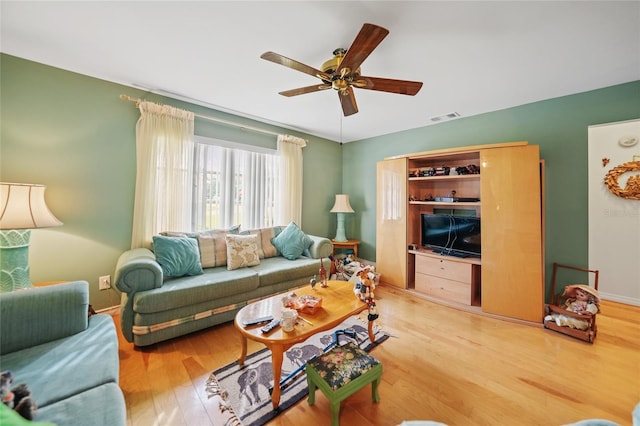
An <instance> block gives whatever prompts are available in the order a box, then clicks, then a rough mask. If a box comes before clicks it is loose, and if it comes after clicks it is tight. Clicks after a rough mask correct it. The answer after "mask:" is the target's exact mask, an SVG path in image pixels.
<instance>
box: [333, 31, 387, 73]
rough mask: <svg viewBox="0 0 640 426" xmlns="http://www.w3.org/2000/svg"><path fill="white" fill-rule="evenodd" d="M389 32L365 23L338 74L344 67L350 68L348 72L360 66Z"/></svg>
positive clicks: (345, 56)
mask: <svg viewBox="0 0 640 426" xmlns="http://www.w3.org/2000/svg"><path fill="white" fill-rule="evenodd" d="M387 34H389V30H387V29H386V28H382V27H379V26H377V25H373V24H364V25H363V26H362V29H361V30H360V32H359V33H358V35H357V36H356V38H355V40H353V43H351V47H349V49H347V54H346V55H344V58H343V59H342V62H340V66H339V67H338V70H337V71H336V74H337V75H340V74H341V73H342V70H343V69H344V68H348V69H349V70H348V71H347V74H350V73H351V72H353V71H355V70H357V69H358V68H360V64H362V62H364V60H365V59H367V56H369V55H370V54H371V52H373V49H375V48H376V47H377V46H378V45H379V44H380V42H381V41H382V40H383V39H384V38H385V37H386V36H387Z"/></svg>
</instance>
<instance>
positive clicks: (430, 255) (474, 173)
mask: <svg viewBox="0 0 640 426" xmlns="http://www.w3.org/2000/svg"><path fill="white" fill-rule="evenodd" d="M541 186H542V185H541V168H540V158H539V148H538V146H537V145H529V144H528V143H527V142H511V143H503V144H493V145H478V146H470V147H462V148H452V149H443V150H437V151H426V152H420V153H413V154H407V155H402V156H396V157H390V158H386V159H385V160H384V161H380V162H378V164H377V220H376V238H377V241H376V270H377V272H380V273H381V280H382V281H383V282H386V283H388V284H391V285H394V286H397V287H401V288H405V289H407V290H409V291H414V292H416V293H417V294H419V295H421V296H424V297H426V298H428V299H430V300H434V301H438V302H442V303H447V304H452V305H454V306H458V307H461V308H464V309H467V310H471V311H476V312H481V313H486V314H492V315H498V316H502V317H506V318H513V319H518V320H524V321H530V322H537V323H542V318H543V312H544V280H543V268H544V265H543V255H542V253H543V245H542V218H543V215H542V198H541ZM434 213H437V214H445V215H451V216H456V217H457V216H460V217H462V216H471V217H478V218H480V223H481V233H482V239H481V243H480V244H481V257H457V256H450V255H446V254H437V253H434V252H433V251H432V250H431V249H430V248H427V247H422V246H421V226H422V225H421V215H422V214H434ZM476 221H477V220H476Z"/></svg>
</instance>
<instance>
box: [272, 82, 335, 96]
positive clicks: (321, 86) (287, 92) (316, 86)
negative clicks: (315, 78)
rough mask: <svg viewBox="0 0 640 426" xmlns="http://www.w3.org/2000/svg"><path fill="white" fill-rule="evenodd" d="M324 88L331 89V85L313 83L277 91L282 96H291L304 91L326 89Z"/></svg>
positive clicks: (302, 93)
mask: <svg viewBox="0 0 640 426" xmlns="http://www.w3.org/2000/svg"><path fill="white" fill-rule="evenodd" d="M326 89H331V85H330V84H314V85H313V86H307V87H299V88H297V89H291V90H285V91H284V92H278V93H279V94H281V95H282V96H287V97H291V96H298V95H304V94H305V93H313V92H319V91H321V90H326Z"/></svg>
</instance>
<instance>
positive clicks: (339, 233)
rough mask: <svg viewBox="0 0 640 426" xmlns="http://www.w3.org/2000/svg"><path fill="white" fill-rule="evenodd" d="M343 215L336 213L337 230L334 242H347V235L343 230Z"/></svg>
mask: <svg viewBox="0 0 640 426" xmlns="http://www.w3.org/2000/svg"><path fill="white" fill-rule="evenodd" d="M344 219H345V213H338V229H336V237H335V238H334V239H333V240H334V241H338V242H344V241H347V234H346V232H345V229H344Z"/></svg>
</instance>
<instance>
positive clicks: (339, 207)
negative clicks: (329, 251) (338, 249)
mask: <svg viewBox="0 0 640 426" xmlns="http://www.w3.org/2000/svg"><path fill="white" fill-rule="evenodd" d="M330 212H331V213H338V229H336V237H335V238H334V241H347V235H346V234H345V231H344V219H345V214H346V213H355V212H354V211H353V209H352V208H351V204H349V195H347V194H336V202H335V203H334V204H333V207H332V208H331V210H330Z"/></svg>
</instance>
